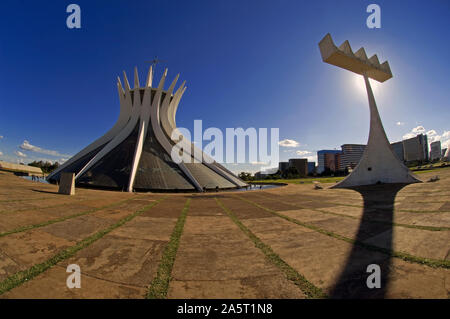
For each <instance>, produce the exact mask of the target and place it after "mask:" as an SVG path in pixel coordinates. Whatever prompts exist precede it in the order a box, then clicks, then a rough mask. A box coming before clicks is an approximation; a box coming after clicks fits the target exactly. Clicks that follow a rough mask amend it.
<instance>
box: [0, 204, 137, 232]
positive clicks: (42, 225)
mask: <svg viewBox="0 0 450 319" xmlns="http://www.w3.org/2000/svg"><path fill="white" fill-rule="evenodd" d="M133 199H136V198H128V199H124V200H121V201H118V202H116V203H113V204H110V205H105V206H102V207H99V208H92V209H89V210H86V211H84V212H80V213H76V214H73V215H70V216H65V217H60V218H56V219H51V220H48V221H45V222H42V223H39V224H34V225H27V226H22V227H18V228H16V229H13V230H8V231H5V232H3V233H0V238H1V237H4V236H7V235H11V234H15V233H21V232H24V231H27V230H30V229H34V228H39V227H44V226H48V225H51V224H55V223H59V222H63V221H66V220H68V219H72V218H75V217H80V216H84V215H88V214H91V213H94V212H97V211H99V210H102V209H107V208H112V207H116V206H119V205H121V204H124V203H126V202H128V201H131V200H133Z"/></svg>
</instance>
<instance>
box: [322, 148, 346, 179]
mask: <svg viewBox="0 0 450 319" xmlns="http://www.w3.org/2000/svg"><path fill="white" fill-rule="evenodd" d="M341 154H342V151H338V150H320V151H318V152H317V161H318V165H317V173H318V174H321V173H323V172H324V171H325V170H329V171H331V172H335V171H337V170H339V166H340V165H339V164H340V160H341Z"/></svg>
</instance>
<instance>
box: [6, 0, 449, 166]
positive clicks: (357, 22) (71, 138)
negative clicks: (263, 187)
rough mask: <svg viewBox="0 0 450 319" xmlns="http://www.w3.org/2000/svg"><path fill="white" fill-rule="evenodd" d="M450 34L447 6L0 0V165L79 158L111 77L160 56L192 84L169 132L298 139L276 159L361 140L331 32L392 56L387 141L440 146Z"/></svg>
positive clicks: (354, 97)
mask: <svg viewBox="0 0 450 319" xmlns="http://www.w3.org/2000/svg"><path fill="white" fill-rule="evenodd" d="M70 3H76V4H78V5H80V7H81V29H68V28H67V27H66V23H65V22H66V18H67V16H68V14H67V13H66V7H67V5H69V4H70ZM370 3H377V4H378V5H380V7H381V26H382V27H381V29H369V28H367V26H366V19H367V17H368V15H369V13H366V7H367V5H368V4H370ZM448 30H450V2H449V1H446V0H434V1H374V0H372V1H362V0H355V1H350V0H346V1H314V2H312V1H308V2H307V1H300V0H292V1H273V0H272V1H261V0H259V1H256V0H255V1H253V0H245V1H242V0H241V1H234V0H226V1H222V0H209V1H200V0H195V1H169V0H164V1H163V0H161V1H138V0H134V1H93V0H91V1H80V0H71V1H61V0H60V1H18V0H11V1H2V10H1V11H0V43H1V45H0V68H1V70H2V76H1V77H0V136H1V138H0V160H8V161H18V160H19V161H22V162H25V163H27V162H30V161H32V160H35V159H50V160H60V159H63V158H68V157H69V156H71V155H74V154H75V153H77V152H78V151H79V150H80V149H82V148H83V147H84V146H86V145H88V144H89V143H91V142H92V141H94V140H95V139H96V138H97V137H99V136H101V135H103V134H104V133H105V132H106V131H107V130H108V129H109V128H110V127H111V126H112V125H113V124H114V123H115V121H116V119H117V116H118V113H119V102H118V98H117V90H116V84H115V83H116V77H117V75H120V74H121V72H122V70H125V71H127V73H128V74H129V75H131V72H132V71H133V67H134V66H137V67H138V68H139V69H140V72H141V82H142V81H143V79H144V76H145V74H146V71H147V70H146V69H147V68H148V64H146V63H145V61H147V60H150V59H152V58H153V57H154V56H155V55H157V56H158V57H159V58H161V59H163V60H165V61H167V62H166V63H163V64H162V65H161V66H158V69H157V74H156V78H157V79H159V76H160V74H161V72H162V68H163V67H168V69H169V78H173V77H174V76H175V75H176V74H177V73H180V79H181V80H186V81H187V87H188V89H187V91H186V93H185V95H184V96H183V99H182V100H181V103H180V106H179V109H178V113H177V124H178V126H181V127H186V128H189V129H191V128H192V126H193V121H194V120H195V119H201V120H203V127H204V128H207V127H218V128H220V129H223V130H225V128H227V127H243V128H248V127H255V128H264V127H266V128H272V127H278V128H280V139H281V140H284V139H290V140H294V141H296V142H297V143H298V146H296V147H280V157H281V160H287V159H288V158H293V157H310V158H311V159H313V157H314V155H315V151H317V150H320V149H334V148H340V145H341V144H344V143H366V140H367V135H368V121H369V112H368V106H367V98H366V96H365V95H364V94H365V93H364V91H363V90H362V89H361V84H362V83H363V82H362V81H363V80H362V79H358V78H357V77H356V76H355V75H353V74H351V73H350V72H348V71H345V70H340V69H338V68H336V67H334V66H331V65H328V64H325V63H323V62H322V60H321V57H320V53H319V49H318V45H317V44H318V42H319V41H320V40H321V39H322V37H323V36H324V35H325V34H326V33H328V32H330V33H331V35H332V36H333V39H334V40H335V42H336V44H337V45H340V44H341V43H342V42H343V41H344V40H346V39H348V40H349V41H350V44H351V45H352V48H353V49H354V51H356V50H357V49H358V48H359V47H361V46H364V47H365V48H366V52H367V54H368V55H369V56H371V55H372V54H374V53H376V54H378V57H379V58H380V61H382V62H383V61H385V60H386V59H387V60H388V61H389V64H390V66H391V70H392V72H393V75H394V77H393V78H392V79H390V80H389V81H387V82H385V83H383V84H380V85H377V87H376V88H375V96H376V99H377V104H378V107H379V111H380V115H381V117H382V120H383V123H384V127H385V130H386V133H387V135H388V137H389V139H390V140H391V141H398V140H401V139H402V137H403V136H405V135H407V134H413V133H412V132H413V130H414V133H415V132H419V131H420V132H422V131H424V132H429V133H430V136H434V137H433V138H432V139H441V140H442V141H443V142H445V143H448V140H449V139H450V133H449V131H450V125H449V118H450V107H449V104H450V102H449V101H450V90H448V87H449V86H448V83H449V76H450V75H449V74H450V73H449V71H450V60H449V59H448V52H450V42H449V41H448ZM433 131H434V132H433ZM297 152H298V153H297ZM306 152H310V153H306ZM23 155H25V156H26V157H24V156H23ZM230 168H231V169H233V170H235V171H240V170H247V171H256V170H257V169H259V167H258V166H257V165H251V164H248V165H240V166H236V167H230Z"/></svg>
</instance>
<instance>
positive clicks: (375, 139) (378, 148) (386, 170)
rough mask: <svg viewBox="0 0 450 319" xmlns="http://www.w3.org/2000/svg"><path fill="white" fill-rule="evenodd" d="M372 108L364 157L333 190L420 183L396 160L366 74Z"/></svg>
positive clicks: (370, 107) (365, 78)
mask: <svg viewBox="0 0 450 319" xmlns="http://www.w3.org/2000/svg"><path fill="white" fill-rule="evenodd" d="M363 76H364V81H365V82H366V89H367V95H368V98H369V109H370V132H369V141H368V142H367V146H366V148H365V151H364V153H363V156H362V158H361V160H360V162H359V164H358V166H356V168H355V169H354V170H353V172H352V173H351V174H350V175H349V176H347V177H346V178H345V179H344V180H343V181H341V182H340V183H338V184H336V185H334V186H333V187H332V188H346V187H354V186H361V185H371V184H377V183H380V182H381V183H405V184H409V183H420V182H421V181H420V180H419V179H418V178H417V177H415V176H414V175H413V174H412V173H411V171H410V170H409V169H408V168H407V167H406V166H405V165H404V164H403V163H402V162H401V161H400V160H399V159H398V158H397V156H396V155H395V154H394V151H393V150H392V147H391V144H390V143H389V140H388V139H387V137H386V133H385V131H384V128H383V124H382V123H381V119H380V115H379V113H378V109H377V105H376V103H375V98H374V96H373V92H372V88H371V86H370V82H369V79H368V77H367V75H366V74H364V75H363Z"/></svg>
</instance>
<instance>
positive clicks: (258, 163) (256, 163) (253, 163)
mask: <svg viewBox="0 0 450 319" xmlns="http://www.w3.org/2000/svg"><path fill="white" fill-rule="evenodd" d="M250 164H252V165H267V163H265V162H250Z"/></svg>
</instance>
